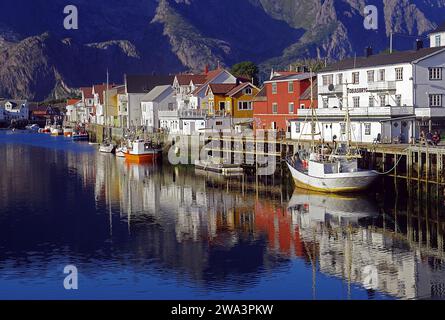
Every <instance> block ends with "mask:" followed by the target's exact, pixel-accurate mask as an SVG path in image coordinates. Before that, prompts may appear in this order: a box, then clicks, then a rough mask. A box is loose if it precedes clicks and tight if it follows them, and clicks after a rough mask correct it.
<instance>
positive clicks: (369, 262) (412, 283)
mask: <svg viewBox="0 0 445 320" xmlns="http://www.w3.org/2000/svg"><path fill="white" fill-rule="evenodd" d="M289 211H290V213H291V214H292V217H293V220H294V223H295V224H296V225H298V228H299V230H300V234H301V237H302V241H303V242H304V243H313V242H314V241H315V242H316V243H317V245H316V251H315V252H312V253H313V254H315V256H316V259H317V260H318V263H319V268H320V271H321V272H323V273H325V274H329V275H334V276H337V277H341V278H344V279H345V280H348V282H352V283H355V284H358V285H364V284H365V279H366V277H367V275H368V274H369V273H367V271H366V268H369V267H371V268H375V270H376V271H377V273H376V275H377V278H376V279H377V282H376V284H375V286H371V287H372V288H373V289H376V290H377V291H380V292H385V293H388V294H390V295H392V296H396V297H399V298H404V299H411V298H419V297H420V298H431V297H442V298H445V290H443V288H444V284H445V280H444V277H445V270H443V269H441V268H431V266H430V265H429V264H425V263H424V262H425V261H424V260H423V259H422V252H421V251H420V250H416V249H414V250H410V248H409V246H407V245H406V243H405V242H404V241H400V238H397V237H394V236H393V235H392V234H391V230H390V229H388V230H387V233H385V232H381V231H379V229H378V221H377V220H376V221H375V222H376V225H374V226H372V225H370V223H372V221H373V219H372V217H374V219H376V218H377V216H378V214H377V212H376V208H375V207H374V206H373V205H372V204H371V202H369V201H368V200H367V199H364V198H357V199H353V198H344V197H335V196H332V195H321V194H298V193H296V194H294V196H293V197H292V199H291V200H290V203H289ZM442 255H443V247H442ZM432 259H434V258H432ZM436 261H437V262H438V263H440V265H441V264H442V262H441V261H442V260H436ZM368 270H369V269H368Z"/></svg>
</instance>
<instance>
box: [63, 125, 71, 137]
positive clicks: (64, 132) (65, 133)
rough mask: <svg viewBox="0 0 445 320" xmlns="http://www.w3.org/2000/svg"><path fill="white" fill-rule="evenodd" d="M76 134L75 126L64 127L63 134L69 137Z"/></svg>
mask: <svg viewBox="0 0 445 320" xmlns="http://www.w3.org/2000/svg"><path fill="white" fill-rule="evenodd" d="M73 134H74V129H73V128H67V127H65V128H63V135H64V136H65V137H67V138H71V137H72V136H73Z"/></svg>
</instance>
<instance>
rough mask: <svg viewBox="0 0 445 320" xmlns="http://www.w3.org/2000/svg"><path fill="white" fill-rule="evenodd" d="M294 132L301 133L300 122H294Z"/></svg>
mask: <svg viewBox="0 0 445 320" xmlns="http://www.w3.org/2000/svg"><path fill="white" fill-rule="evenodd" d="M295 132H296V133H300V132H301V123H300V122H298V121H297V122H295Z"/></svg>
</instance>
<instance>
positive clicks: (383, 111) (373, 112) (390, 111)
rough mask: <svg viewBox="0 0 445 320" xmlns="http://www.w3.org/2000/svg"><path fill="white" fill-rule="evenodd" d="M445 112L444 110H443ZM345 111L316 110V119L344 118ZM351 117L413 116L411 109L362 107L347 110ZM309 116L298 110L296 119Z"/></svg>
mask: <svg viewBox="0 0 445 320" xmlns="http://www.w3.org/2000/svg"><path fill="white" fill-rule="evenodd" d="M444 111H445V108H444ZM345 112H346V110H345V109H339V108H324V109H316V114H317V117H327V118H329V117H332V118H341V117H343V118H344V117H345ZM349 114H350V115H351V117H401V116H410V115H414V108H413V107H362V108H351V109H349ZM310 115H311V110H310V109H300V110H298V117H300V118H302V117H306V116H310Z"/></svg>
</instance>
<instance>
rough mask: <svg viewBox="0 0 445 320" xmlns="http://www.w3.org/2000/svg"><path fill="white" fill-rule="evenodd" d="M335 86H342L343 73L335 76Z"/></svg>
mask: <svg viewBox="0 0 445 320" xmlns="http://www.w3.org/2000/svg"><path fill="white" fill-rule="evenodd" d="M337 84H343V73H339V74H337Z"/></svg>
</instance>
